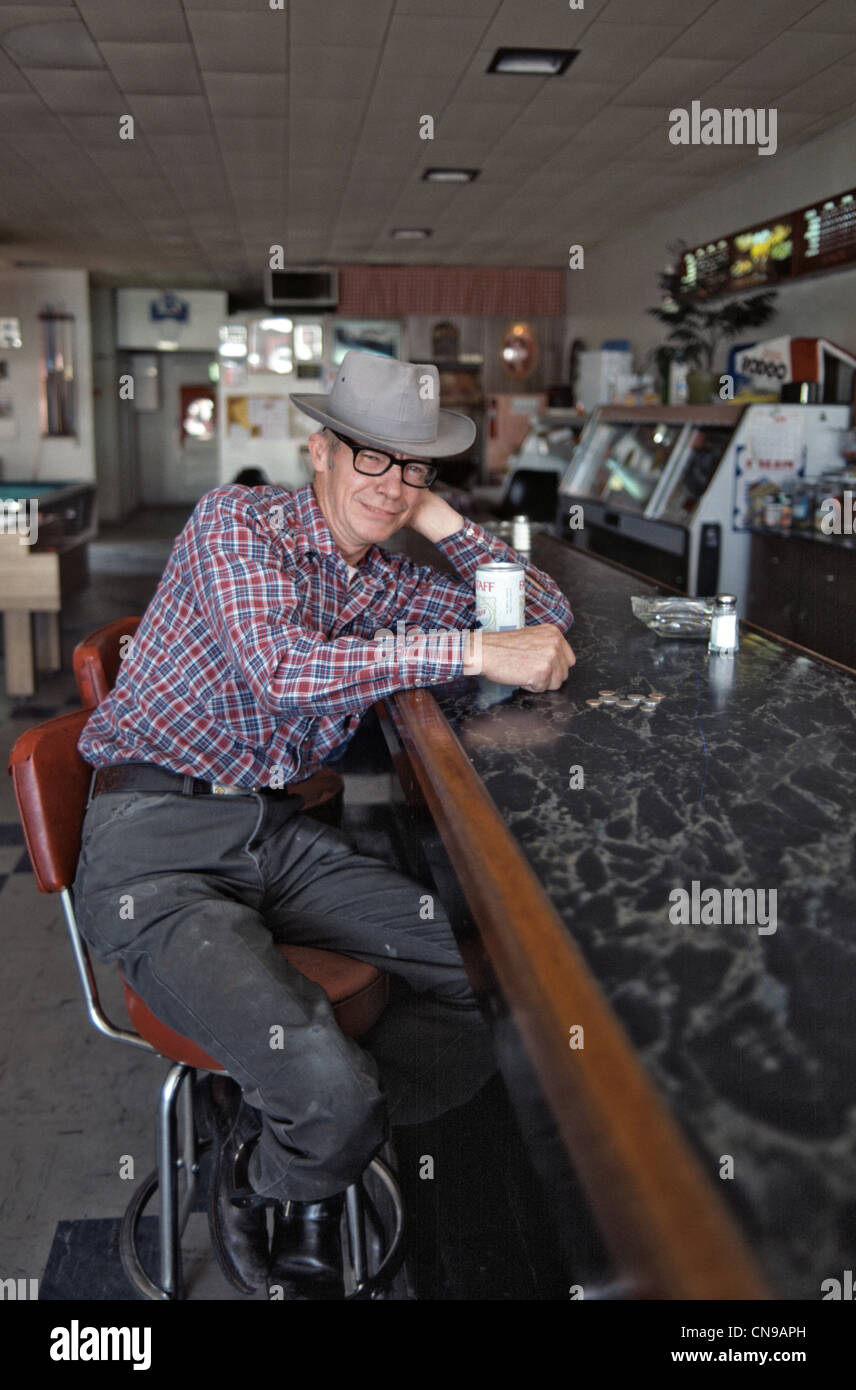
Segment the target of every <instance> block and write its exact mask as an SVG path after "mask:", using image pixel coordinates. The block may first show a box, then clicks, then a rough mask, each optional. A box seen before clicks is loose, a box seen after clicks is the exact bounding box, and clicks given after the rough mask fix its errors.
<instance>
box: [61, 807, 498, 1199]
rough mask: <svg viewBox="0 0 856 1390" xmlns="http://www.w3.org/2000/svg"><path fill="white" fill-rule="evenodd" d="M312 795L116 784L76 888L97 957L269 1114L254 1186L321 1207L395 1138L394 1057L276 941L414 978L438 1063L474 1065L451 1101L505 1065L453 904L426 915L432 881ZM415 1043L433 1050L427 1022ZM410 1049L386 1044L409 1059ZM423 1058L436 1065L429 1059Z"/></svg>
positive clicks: (96, 816)
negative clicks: (406, 868) (323, 818)
mask: <svg viewBox="0 0 856 1390" xmlns="http://www.w3.org/2000/svg"><path fill="white" fill-rule="evenodd" d="M300 804H301V803H299V802H298V801H297V800H296V798H292V797H283V798H279V799H278V798H273V797H267V796H262V795H260V794H259V793H257V792H252V793H248V794H247V795H246V796H228V797H212V796H185V795H182V794H181V793H180V792H166V793H160V792H145V791H115V792H105V793H102V794H101V795H99V796H97V797H95V798H94V799H93V800H92V802H91V803H90V805H89V808H88V810H87V812H86V818H85V821H84V826H83V838H82V846H81V853H80V859H79V862H78V868H77V875H76V878H75V882H74V894H73V896H74V904H75V912H76V915H77V918H78V922H79V925H80V929H81V932H82V934H83V936H84V938H85V939H86V941H87V942H88V943H89V944H90V946H91V947H92V949H93V950H94V951H95V953H96V955H98V956H99V957H100V958H101V959H102V960H105V961H118V962H119V963H120V965H121V967H122V971H123V974H124V975H125V978H126V979H127V980H128V982H129V983H130V984H131V985H132V987H133V988H134V989H135V990H136V991H137V993H138V994H139V995H140V996H141V997H142V998H143V999H144V1000H145V1002H146V1003H147V1004H148V1006H149V1008H150V1009H151V1010H152V1012H153V1013H154V1014H155V1015H156V1016H157V1017H158V1018H159V1019H161V1020H162V1021H163V1022H164V1023H166V1024H168V1025H169V1026H170V1027H171V1028H174V1029H175V1030H176V1031H177V1032H179V1033H181V1034H183V1035H184V1036H185V1037H188V1038H191V1039H192V1040H193V1041H194V1042H196V1043H198V1044H199V1045H200V1046H201V1047H202V1048H204V1049H205V1051H206V1052H208V1053H209V1054H210V1055H211V1056H212V1057H215V1058H217V1060H218V1061H219V1062H220V1063H221V1064H222V1065H223V1066H224V1067H225V1068H226V1070H227V1071H228V1073H229V1074H230V1075H231V1076H232V1077H233V1078H234V1079H235V1080H236V1081H237V1082H238V1084H239V1085H240V1086H241V1089H242V1091H243V1093H244V1099H245V1100H246V1101H247V1103H248V1104H249V1105H251V1106H253V1107H254V1108H255V1109H256V1110H257V1111H258V1112H259V1118H260V1120H261V1126H262V1128H261V1134H260V1138H259V1141H258V1143H257V1144H256V1147H255V1149H254V1151H253V1153H252V1157H251V1160H250V1167H249V1180H250V1182H251V1184H252V1186H253V1188H254V1189H255V1190H256V1191H257V1192H259V1193H261V1194H263V1195H265V1196H269V1197H273V1198H278V1199H286V1198H291V1199H293V1200H295V1201H313V1200H320V1199H321V1198H323V1197H327V1196H331V1195H332V1194H333V1193H334V1192H339V1191H341V1190H342V1188H344V1187H346V1186H348V1184H350V1183H351V1182H353V1181H355V1179H356V1178H357V1177H358V1176H359V1174H360V1173H361V1172H362V1171H363V1169H364V1168H365V1166H366V1165H367V1164H368V1162H369V1161H370V1160H371V1158H372V1157H373V1156H374V1155H375V1153H376V1152H377V1150H378V1149H379V1148H380V1147H381V1145H382V1144H383V1143H384V1141H385V1138H386V1135H387V1120H388V1114H387V1109H388V1107H387V1101H388V1099H389V1097H388V1095H387V1094H386V1091H385V1086H384V1081H385V1077H384V1068H383V1063H381V1065H380V1068H379V1066H378V1063H377V1062H376V1060H375V1057H373V1056H372V1055H370V1054H369V1052H367V1051H366V1050H365V1049H364V1048H363V1047H360V1046H358V1045H357V1044H356V1043H355V1042H354V1041H353V1040H351V1039H349V1038H346V1037H345V1036H344V1034H343V1033H342V1032H341V1030H340V1029H339V1027H338V1024H337V1023H336V1020H335V1017H334V1014H333V1011H332V1008H331V1006H330V1004H329V1001H328V999H327V996H326V994H325V993H324V991H323V990H322V989H321V988H320V986H318V985H316V984H313V983H311V982H310V981H309V980H307V979H306V978H305V977H304V976H303V975H301V974H300V973H299V972H298V971H297V970H295V969H294V968H293V967H292V966H291V965H289V964H288V962H287V961H286V960H285V958H284V957H283V956H282V955H281V953H280V952H279V951H277V950H276V943H277V942H281V943H282V942H288V943H293V944H296V945H304V946H317V947H320V948H327V949H329V950H334V951H340V952H342V953H343V954H345V955H350V956H354V957H357V958H358V959H360V960H365V961H369V962H370V963H371V964H373V965H376V966H378V967H379V968H380V969H382V970H385V971H388V972H390V973H391V975H392V976H393V977H395V976H398V977H400V978H401V979H402V980H404V981H406V983H407V985H408V986H409V987H410V989H409V990H407V989H406V990H404V991H403V993H404V994H405V995H408V996H409V995H410V991H411V990H412V991H415V993H416V996H418V999H417V1001H416V1003H417V1012H418V1009H419V1008H420V1007H421V1008H423V1009H424V1007H425V1004H426V1002H428V1003H429V1004H430V1007H431V1008H432V1009H434V1011H435V1014H436V1015H437V1016H438V1017H442V1018H443V1019H444V1020H445V1023H444V1025H443V1026H442V1027H441V1030H440V1035H441V1041H440V1043H439V1044H437V1045H436V1046H435V1047H434V1051H433V1053H432V1056H431V1058H429V1059H427V1061H428V1065H427V1071H428V1072H429V1073H430V1072H431V1071H432V1069H433V1070H434V1071H435V1072H436V1071H443V1070H448V1071H450V1072H452V1073H456V1072H457V1069H458V1068H459V1067H460V1066H461V1064H462V1059H463V1065H464V1070H465V1071H466V1069H467V1065H468V1064H469V1065H470V1068H471V1074H470V1081H469V1084H467V1085H465V1086H464V1091H463V1092H460V1091H459V1093H458V1094H457V1096H456V1097H455V1098H454V1099H453V1101H452V1103H454V1104H457V1103H460V1101H461V1100H462V1099H467V1098H468V1097H469V1095H471V1094H472V1093H473V1092H474V1090H475V1089H477V1088H478V1085H480V1084H481V1083H482V1082H483V1080H484V1079H485V1078H486V1076H488V1075H490V1073H491V1071H492V1070H493V1069H494V1063H493V1056H492V1050H491V1049H490V1045H489V1041H488V1030H487V1029H486V1026H485V1024H484V1023H483V1021H482V1018H481V1014H480V1012H479V1010H478V1007H477V1006H476V1004H475V1000H474V998H473V995H472V992H471V990H470V986H469V983H468V980H467V976H466V973H465V971H464V968H463V964H462V962H461V958H460V955H459V953H458V949H457V946H456V944H455V940H454V936H453V934H452V930H451V926H450V924H449V921H448V919H447V917H446V915H445V914H444V912H443V910H442V908H441V907H440V904H439V902H434V903H433V905H432V908H428V907H427V903H426V900H425V897H424V895H425V893H426V889H425V888H424V887H422V886H421V885H420V884H418V883H415V882H413V881H411V880H410V879H408V878H405V877H404V876H403V875H401V874H400V873H398V872H397V871H396V870H394V869H392V868H390V867H389V866H388V865H387V864H384V863H383V862H382V861H380V860H377V859H373V858H369V857H367V856H365V855H361V854H359V853H357V852H356V850H355V849H354V848H353V847H352V846H351V845H350V844H349V843H348V841H347V839H346V837H345V836H344V835H343V834H341V833H340V832H339V831H336V830H332V829H330V828H329V827H327V826H324V825H320V824H318V823H317V822H315V821H313V820H311V819H309V818H308V817H307V816H305V815H303V814H301V813H300V812H299V809H298V808H299V806H300ZM420 909H421V912H420ZM431 910H433V918H432V917H431V916H430V915H429V914H430V911H431ZM393 983H395V981H393ZM450 1020H451V1023H450ZM384 1022H385V1019H384V1020H381V1025H378V1027H377V1029H376V1030H375V1032H378V1031H380V1030H381V1026H382V1024H383V1023H384ZM372 1036H374V1035H372ZM401 1036H403V1037H404V1038H405V1039H407V1038H410V1039H411V1041H413V1040H414V1039H415V1042H414V1044H413V1045H414V1047H415V1048H416V1049H417V1050H418V1049H419V1048H420V1047H421V1046H423V1044H421V1043H420V1042H419V1038H420V1037H424V1034H420V1032H419V1029H418V1028H417V1029H416V1031H415V1033H414V1032H413V1030H412V1029H411V1030H410V1031H409V1032H408V1030H407V1028H405V1030H404V1033H403V1034H402V1035H401ZM367 1045H368V1044H367ZM382 1050H383V1049H382V1048H381V1051H382ZM403 1050H404V1051H405V1052H406V1051H407V1044H406V1043H405V1046H404V1049H403ZM423 1051H424V1048H423ZM401 1052H402V1048H401V1047H400V1046H399V1045H398V1044H397V1043H392V1044H391V1045H388V1046H387V1053H388V1055H390V1056H391V1057H392V1059H393V1061H395V1062H397V1063H400V1062H401V1060H402V1059H401V1057H400V1055H398V1054H400V1053H401ZM375 1055H377V1054H375ZM412 1060H413V1062H414V1064H415V1066H416V1070H417V1072H418V1070H419V1067H420V1065H421V1066H422V1067H423V1070H425V1064H426V1057H425V1056H424V1055H423V1056H421V1057H417V1056H414V1057H413V1058H412ZM405 1061H406V1059H405ZM472 1068H474V1070H472ZM456 1084H458V1085H459V1086H460V1084H461V1083H460V1082H457V1083H456ZM435 1108H436V1107H435ZM440 1108H442V1107H440ZM404 1109H405V1111H406V1110H407V1109H408V1106H407V1105H406V1104H405V1107H404ZM417 1118H418V1116H417Z"/></svg>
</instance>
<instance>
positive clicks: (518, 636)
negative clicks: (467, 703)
mask: <svg viewBox="0 0 856 1390" xmlns="http://www.w3.org/2000/svg"><path fill="white" fill-rule="evenodd" d="M480 637H481V661H480V662H479V655H478V644H476V652H475V654H474V657H473V658H471V659H470V660H466V661H465V662H464V675H465V676H475V675H483V676H487V677H488V679H489V680H492V681H496V682H497V684H498V685H516V686H521V687H522V688H523V689H524V690H531V691H542V690H558V689H559V686H560V685H562V684H563V682H564V681H566V680H567V678H568V672H569V671H570V669H571V667H572V666H573V665H575V663H576V659H577V658H576V657H575V656H574V653H573V651H572V650H571V648H570V646H569V645H568V643H567V642H566V641H565V639H564V637H563V636H562V634H561V632H560V631H559V629H558V628H557V627H554V626H553V624H552V623H541V624H539V625H537V626H535V627H521V628H516V629H514V630H513V631H511V632H482V633H480Z"/></svg>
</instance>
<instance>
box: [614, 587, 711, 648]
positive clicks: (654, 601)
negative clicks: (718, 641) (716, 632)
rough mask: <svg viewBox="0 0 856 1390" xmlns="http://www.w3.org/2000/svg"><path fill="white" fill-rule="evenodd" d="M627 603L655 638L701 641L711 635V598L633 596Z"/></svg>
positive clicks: (635, 616)
mask: <svg viewBox="0 0 856 1390" xmlns="http://www.w3.org/2000/svg"><path fill="white" fill-rule="evenodd" d="M630 606H631V607H632V609H633V616H634V618H638V619H639V621H640V623H644V624H645V626H646V627H648V628H650V629H651V631H652V632H656V633H657V636H658V637H689V638H695V639H696V640H697V641H701V640H702V639H705V638H707V637H709V636H710V623H711V618H712V617H713V599H710V598H639V597H637V596H633V597H631V599H630Z"/></svg>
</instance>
